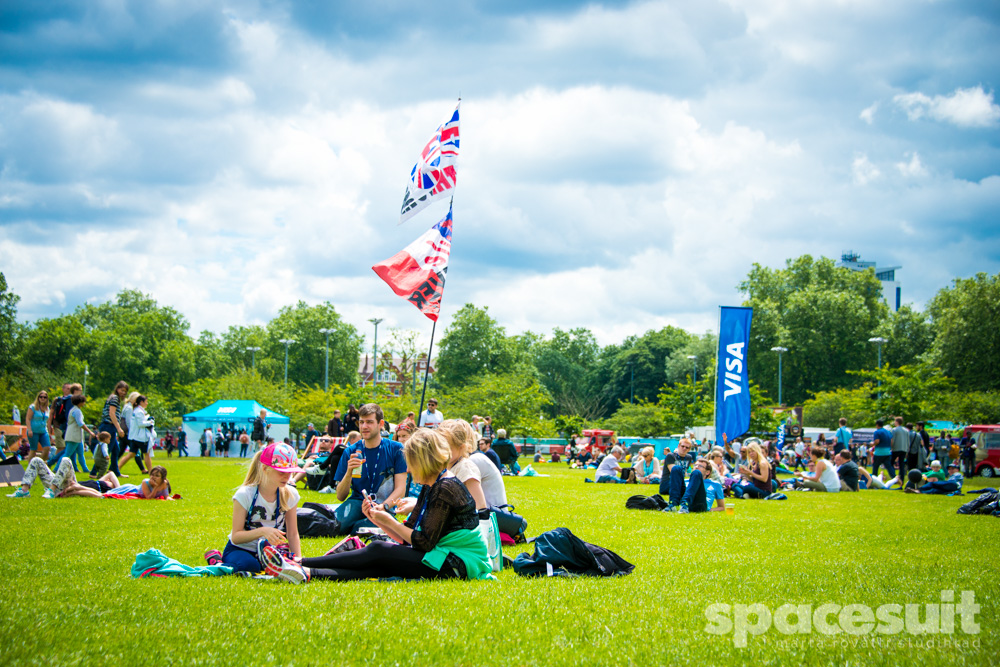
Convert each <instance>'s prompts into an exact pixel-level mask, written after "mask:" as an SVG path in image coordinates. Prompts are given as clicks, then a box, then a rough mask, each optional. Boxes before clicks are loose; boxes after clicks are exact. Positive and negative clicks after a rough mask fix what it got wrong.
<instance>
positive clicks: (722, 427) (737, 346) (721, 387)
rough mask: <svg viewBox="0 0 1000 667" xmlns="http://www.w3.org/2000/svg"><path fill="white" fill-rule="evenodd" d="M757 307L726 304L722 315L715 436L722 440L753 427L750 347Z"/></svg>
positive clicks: (716, 386)
mask: <svg viewBox="0 0 1000 667" xmlns="http://www.w3.org/2000/svg"><path fill="white" fill-rule="evenodd" d="M752 319H753V308H731V307H729V306H723V307H722V315H721V317H720V318H719V368H718V371H717V375H716V377H717V378H718V380H717V381H716V383H715V439H716V442H722V440H723V437H722V436H723V434H725V435H726V437H727V438H728V439H729V440H733V439H734V438H738V437H740V436H741V435H743V434H744V433H746V432H747V431H748V430H750V378H749V372H748V370H747V348H748V347H749V343H750V320H752Z"/></svg>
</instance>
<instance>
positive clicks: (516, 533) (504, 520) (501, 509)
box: [489, 505, 528, 544]
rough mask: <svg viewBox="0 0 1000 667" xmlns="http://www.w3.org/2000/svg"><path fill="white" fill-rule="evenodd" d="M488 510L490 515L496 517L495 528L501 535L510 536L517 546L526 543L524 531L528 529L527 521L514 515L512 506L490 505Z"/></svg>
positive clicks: (518, 515)
mask: <svg viewBox="0 0 1000 667" xmlns="http://www.w3.org/2000/svg"><path fill="white" fill-rule="evenodd" d="M508 508H509V509H508ZM489 510H490V514H492V515H493V516H495V517H496V520H497V527H498V528H499V529H500V532H501V533H506V534H508V535H510V536H511V537H513V538H514V541H515V542H517V543H518V544H520V543H521V542H525V541H527V540H525V538H524V531H526V530H527V529H528V521H527V520H526V519H525V518H524V517H523V516H521V515H520V514H515V513H514V511H513V510H514V506H513V505H499V506H497V505H490V507H489Z"/></svg>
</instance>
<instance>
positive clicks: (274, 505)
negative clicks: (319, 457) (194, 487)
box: [205, 443, 304, 573]
mask: <svg viewBox="0 0 1000 667" xmlns="http://www.w3.org/2000/svg"><path fill="white" fill-rule="evenodd" d="M296 472H304V471H303V470H302V469H301V468H299V467H298V466H297V465H296V457H295V450H294V449H292V448H291V447H290V446H289V445H286V444H283V443H271V444H269V445H267V446H266V447H264V448H263V449H262V450H260V451H259V452H257V453H256V454H254V456H253V459H251V461H250V468H249V469H248V470H247V475H246V478H245V479H244V480H243V484H242V485H241V486H240V487H239V488H238V489H237V490H236V493H235V494H233V524H232V531H231V532H230V533H229V541H228V542H226V547H225V549H224V550H223V552H222V554H221V555H220V554H219V552H218V551H217V550H213V551H209V552H208V553H206V554H205V558H206V559H207V560H208V561H209V564H210V565H229V566H230V567H232V568H233V570H234V571H235V572H250V573H256V572H261V571H262V570H263V569H264V563H263V561H262V560H260V558H258V554H259V553H260V552H261V550H262V549H263V548H264V546H265V545H267V544H272V545H275V546H279V545H287V549H288V554H287V555H288V557H289V558H293V559H294V558H297V557H298V556H299V555H300V554H301V553H302V551H301V547H300V544H299V527H298V522H297V520H296V515H295V511H296V506H297V505H298V503H299V492H298V491H296V490H295V487H292V486H288V479H289V477H290V476H291V474H292V473H296Z"/></svg>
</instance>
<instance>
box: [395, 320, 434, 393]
mask: <svg viewBox="0 0 1000 667" xmlns="http://www.w3.org/2000/svg"><path fill="white" fill-rule="evenodd" d="M387 349H388V350H389V354H390V361H392V359H391V357H392V356H395V357H397V360H396V374H397V375H398V376H399V382H400V384H401V386H400V391H399V394H400V396H405V395H406V394H407V393H408V392H410V391H411V390H412V389H413V385H414V380H415V379H416V376H417V375H418V372H417V362H418V361H420V360H421V359H423V360H426V359H427V351H426V350H424V349H423V345H421V344H420V332H418V331H415V330H413V329H399V328H397V327H393V328H392V329H389V343H388V344H387Z"/></svg>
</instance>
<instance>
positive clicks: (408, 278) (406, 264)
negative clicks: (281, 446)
mask: <svg viewBox="0 0 1000 667" xmlns="http://www.w3.org/2000/svg"><path fill="white" fill-rule="evenodd" d="M451 228H452V216H451V209H448V215H446V216H445V217H444V218H443V219H442V220H441V221H440V222H439V223H437V224H436V225H434V226H433V227H431V228H430V229H429V230H427V231H426V232H424V233H423V234H421V235H420V238H418V239H417V240H416V241H414V242H413V243H411V244H410V245H408V246H406V247H405V248H403V249H402V250H400V251H399V252H397V253H396V254H395V255H393V256H392V257H390V258H389V259H387V260H385V261H383V262H379V263H378V264H376V265H375V266H373V267H372V270H373V271H375V273H377V274H378V276H379V278H381V279H382V280H384V281H385V282H386V283H387V284H388V285H389V287H391V288H392V291H393V292H395V293H396V294H397V295H399V296H401V297H403V298H404V299H406V300H407V301H409V302H410V303H412V304H413V305H414V306H416V308H417V309H418V310H420V312H421V313H423V314H424V315H425V316H426V317H427V318H428V319H431V320H434V321H435V322H437V319H438V314H439V313H440V312H441V297H442V296H444V281H445V278H446V277H447V275H448V258H449V257H450V256H451Z"/></svg>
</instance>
